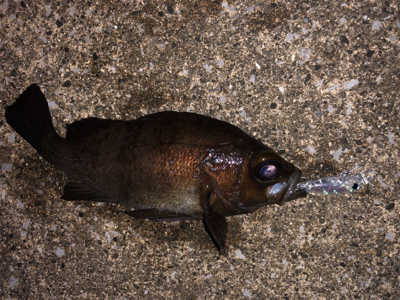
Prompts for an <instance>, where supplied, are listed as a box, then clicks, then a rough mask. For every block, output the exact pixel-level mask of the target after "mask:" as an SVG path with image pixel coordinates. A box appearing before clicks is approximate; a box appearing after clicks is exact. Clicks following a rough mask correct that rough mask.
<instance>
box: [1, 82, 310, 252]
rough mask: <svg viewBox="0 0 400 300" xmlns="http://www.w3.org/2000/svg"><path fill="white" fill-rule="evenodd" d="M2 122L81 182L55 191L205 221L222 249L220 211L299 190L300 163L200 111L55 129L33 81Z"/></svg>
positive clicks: (234, 211) (139, 214) (279, 200)
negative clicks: (63, 131)
mask: <svg viewBox="0 0 400 300" xmlns="http://www.w3.org/2000/svg"><path fill="white" fill-rule="evenodd" d="M5 116H6V120H7V122H8V124H10V126H11V127H12V128H14V130H15V131H16V132H18V133H19V134H20V135H21V136H22V137H23V138H24V139H25V140H26V141H27V142H28V143H30V144H31V145H32V146H33V147H34V148H35V149H36V150H37V151H38V152H39V154H40V155H41V156H43V158H44V159H45V160H47V161H48V162H50V163H51V164H53V165H54V166H55V167H57V168H58V169H60V170H62V171H64V172H65V173H67V174H68V175H70V176H72V177H74V178H76V179H77V180H79V181H80V183H70V184H67V185H66V186H65V189H64V195H63V196H62V198H63V199H66V200H89V201H103V202H115V203H120V204H123V205H126V206H129V207H132V208H134V209H135V210H132V211H127V213H128V214H129V215H131V216H133V217H136V218H146V219H153V220H185V219H198V220H204V223H205V226H206V229H208V232H209V233H210V235H211V237H212V238H213V240H214V242H215V243H216V244H217V246H218V247H219V249H220V250H221V251H224V249H225V241H226V235H227V232H228V226H227V223H226V221H225V217H226V216H232V215H238V214H244V213H250V212H252V211H254V210H256V209H258V208H260V207H261V206H264V205H269V204H283V203H284V202H286V201H288V200H293V199H296V198H299V197H303V196H305V192H304V191H295V188H296V185H297V183H298V181H299V179H300V176H301V171H300V170H299V169H297V168H296V167H295V166H293V165H292V164H291V163H289V162H287V161H285V160H284V159H283V158H282V157H280V156H279V155H278V154H276V153H275V152H274V151H273V150H272V149H271V148H269V147H267V146H265V145H263V144H262V143H260V142H258V141H257V140H255V139H253V138H252V137H250V136H249V135H247V134H246V133H244V132H243V131H242V130H240V129H239V128H237V127H235V126H233V125H231V124H229V123H226V122H223V121H219V120H215V119H212V118H209V117H206V116H202V115H198V114H192V113H179V112H172V111H166V112H160V113H156V114H153V115H148V116H144V117H141V118H139V119H136V120H132V121H118V120H104V119H97V118H88V119H84V120H80V121H76V122H74V123H72V124H70V125H67V135H66V138H65V139H64V138H62V137H61V136H59V135H58V134H57V133H56V131H55V129H54V127H53V123H52V120H51V116H50V111H49V108H48V104H47V101H46V98H45V96H44V95H43V93H42V92H41V90H40V88H39V87H38V86H37V85H36V84H33V85H31V86H30V87H28V88H27V89H26V90H25V91H24V92H23V93H22V94H21V95H20V96H19V97H18V99H17V100H16V101H15V103H14V104H12V105H11V106H9V107H7V108H6V114H5Z"/></svg>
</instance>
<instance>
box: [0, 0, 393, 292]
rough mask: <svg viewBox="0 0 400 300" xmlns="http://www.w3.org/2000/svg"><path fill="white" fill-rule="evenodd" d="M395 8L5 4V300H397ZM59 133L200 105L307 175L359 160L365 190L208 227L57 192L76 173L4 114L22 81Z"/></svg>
mask: <svg viewBox="0 0 400 300" xmlns="http://www.w3.org/2000/svg"><path fill="white" fill-rule="evenodd" d="M399 39H400V17H399V7H398V1H347V2H346V1H336V0H333V1H299V0H296V1H292V2H290V3H289V2H286V1H274V2H268V1H261V0H259V1H235V2H234V1H227V2H225V1H224V2H221V1H209V0H200V1H180V0H177V1H105V0H99V1H49V0H44V1H26V0H25V1H21V0H3V1H2V3H0V60H1V67H0V79H1V81H2V84H1V86H0V98H1V106H0V115H1V117H0V118H1V119H0V132H1V135H0V160H1V164H2V166H1V168H2V169H1V179H0V188H1V191H0V194H1V195H0V260H1V264H0V272H1V276H0V298H2V299H332V298H336V299H344V298H348V299H357V298H360V299H370V298H374V299H398V297H399V292H400V285H399V281H400V270H399V268H400V260H399V249H400V247H399V234H400V225H399V224H400V222H399V218H400V216H399V213H400V209H399V200H400V199H399V198H400V197H399V181H400V163H399V145H400V128H399V127H400V117H399V113H400V97H399V92H400V75H399V74H400V40H399ZM35 82H36V83H38V84H39V85H40V86H41V88H42V89H43V91H44V93H45V94H46V96H47V98H48V100H49V105H50V107H51V113H52V116H53V120H54V123H55V126H56V128H57V130H58V131H59V132H60V133H61V132H64V133H65V125H66V124H67V123H70V122H72V121H74V120H77V119H81V118H85V117H88V116H96V117H102V118H112V119H134V118H136V117H139V116H142V115H145V114H148V113H154V112H157V111H163V110H176V111H192V112H197V113H201V114H205V115H208V116H212V117H214V118H219V119H222V120H225V121H228V122H230V123H232V124H235V125H237V126H239V127H240V128H242V129H243V130H245V131H246V132H247V133H249V134H250V135H253V136H254V137H256V138H258V139H261V140H262V141H263V142H264V143H266V144H268V145H270V146H271V147H272V148H274V149H275V150H276V151H279V153H280V154H282V155H283V156H284V157H285V158H286V159H287V160H289V161H291V162H293V163H294V164H295V165H297V166H298V167H299V168H300V169H302V170H303V174H304V175H305V176H307V177H309V178H311V177H318V176H326V175H336V174H338V173H340V172H341V171H344V170H348V169H350V168H351V167H353V166H355V165H357V164H359V165H362V166H363V167H364V168H365V169H374V170H375V171H376V173H377V175H376V177H375V179H374V180H373V181H372V183H373V186H369V187H367V188H366V189H364V190H363V191H361V192H359V193H357V194H353V195H345V196H336V197H335V196H326V197H317V196H308V197H307V198H304V199H299V200H297V201H293V202H290V203H288V204H285V205H284V206H282V207H278V206H276V207H267V208H262V209H260V210H258V211H256V212H255V213H253V214H250V215H244V216H238V217H231V218H230V220H229V226H230V232H229V235H228V248H229V253H228V255H226V256H220V255H219V254H218V252H217V250H216V248H215V246H214V245H213V243H212V242H211V241H210V239H209V237H208V235H207V233H206V232H205V231H204V227H203V224H202V223H201V222H198V221H193V222H192V221H190V222H189V221H184V222H175V223H163V222H151V221H145V220H135V219H132V218H129V217H128V216H127V215H125V214H123V213H122V212H121V209H120V208H119V207H118V206H117V205H106V204H102V205H99V204H98V203H88V202H72V203H71V202H65V201H63V200H61V199H60V196H61V194H62V187H63V186H64V185H65V184H66V183H67V182H68V178H66V175H65V174H63V173H61V172H59V171H57V170H56V169H55V168H53V167H52V166H51V165H49V164H48V163H46V162H45V161H44V160H43V159H42V158H41V157H40V156H39V155H38V154H37V153H36V152H35V151H34V150H33V149H32V148H31V147H30V145H29V144H28V143H26V142H25V141H23V140H22V139H21V138H20V136H19V135H18V134H16V133H15V132H14V131H13V130H12V129H11V128H10V127H9V126H8V124H6V122H5V120H4V109H5V106H7V105H10V104H11V103H12V102H13V101H14V100H15V98H16V97H17V96H18V95H19V94H20V93H21V92H22V91H23V90H24V89H25V88H26V87H27V86H28V85H30V84H32V83H35Z"/></svg>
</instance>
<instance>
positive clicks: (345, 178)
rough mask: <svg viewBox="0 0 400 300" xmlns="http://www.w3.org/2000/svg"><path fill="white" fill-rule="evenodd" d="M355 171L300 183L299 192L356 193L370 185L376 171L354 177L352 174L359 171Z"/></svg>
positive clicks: (298, 185) (320, 193) (323, 193)
mask: <svg viewBox="0 0 400 300" xmlns="http://www.w3.org/2000/svg"><path fill="white" fill-rule="evenodd" d="M359 168H360V167H358V166H357V167H354V168H353V169H351V170H349V171H346V172H343V173H341V174H340V175H339V176H328V177H321V178H317V179H311V180H308V181H305V182H301V183H298V184H297V186H296V188H297V190H303V191H306V192H307V193H311V194H317V195H343V194H346V193H354V192H356V191H358V190H360V189H361V188H362V187H363V186H364V185H366V184H369V183H370V181H371V180H372V178H373V177H374V173H375V172H374V171H373V170H372V169H371V170H368V171H366V172H360V173H357V174H354V175H351V173H352V172H353V171H354V170H356V169H359Z"/></svg>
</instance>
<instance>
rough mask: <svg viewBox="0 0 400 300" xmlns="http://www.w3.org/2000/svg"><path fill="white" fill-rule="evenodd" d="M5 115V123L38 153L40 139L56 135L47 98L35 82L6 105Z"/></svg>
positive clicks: (40, 145) (40, 143) (40, 146)
mask: <svg viewBox="0 0 400 300" xmlns="http://www.w3.org/2000/svg"><path fill="white" fill-rule="evenodd" d="M5 116H6V121H7V123H8V124H10V126H11V127H12V128H13V129H14V130H15V131H16V132H17V133H18V134H19V135H20V136H22V137H23V138H24V139H25V140H26V141H27V142H28V143H29V144H31V145H32V146H33V148H35V149H36V151H38V152H39V153H40V152H41V148H42V145H43V143H42V141H43V140H44V139H46V138H49V137H51V136H54V135H57V133H56V131H55V129H54V126H53V123H52V121H51V116H50V110H49V106H48V104H47V100H46V98H45V96H44V95H43V93H42V91H41V90H40V88H39V86H38V85H37V84H35V83H34V84H32V85H31V86H29V87H28V88H27V89H26V90H25V91H24V92H23V93H22V94H21V95H20V96H19V97H18V98H17V100H16V101H15V103H14V104H12V105H10V106H8V107H6V114H5Z"/></svg>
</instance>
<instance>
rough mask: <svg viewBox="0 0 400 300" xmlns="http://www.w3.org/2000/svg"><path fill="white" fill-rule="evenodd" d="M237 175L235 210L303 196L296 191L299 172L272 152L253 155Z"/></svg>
mask: <svg viewBox="0 0 400 300" xmlns="http://www.w3.org/2000/svg"><path fill="white" fill-rule="evenodd" d="M241 173H242V174H241V179H242V180H241V181H240V182H239V185H240V186H241V188H240V189H241V191H240V196H239V199H240V200H239V201H237V203H236V206H237V208H238V209H241V210H250V211H253V210H255V209H257V208H259V207H261V206H264V205H271V204H279V205H283V204H284V203H285V202H287V201H291V200H295V199H297V198H300V197H305V196H306V193H305V192H304V191H299V190H296V186H297V183H298V182H299V180H300V177H301V171H300V170H299V169H298V168H297V167H295V166H294V165H293V164H291V163H290V162H288V161H286V160H285V159H283V158H282V157H281V156H280V155H279V154H277V153H276V152H275V151H273V150H272V149H269V148H267V149H263V150H261V151H259V152H255V153H254V155H253V156H252V157H250V158H249V159H248V160H247V161H246V162H245V163H244V164H243V169H242V171H241Z"/></svg>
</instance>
